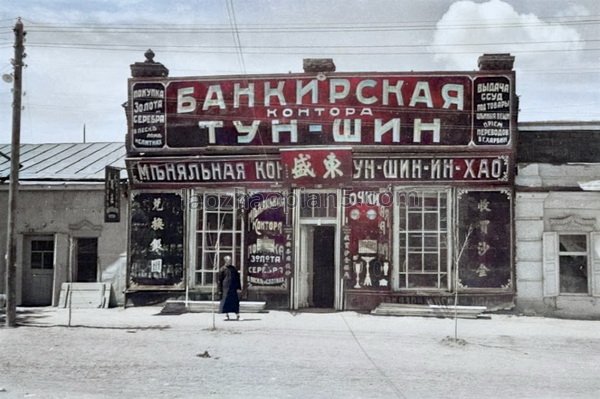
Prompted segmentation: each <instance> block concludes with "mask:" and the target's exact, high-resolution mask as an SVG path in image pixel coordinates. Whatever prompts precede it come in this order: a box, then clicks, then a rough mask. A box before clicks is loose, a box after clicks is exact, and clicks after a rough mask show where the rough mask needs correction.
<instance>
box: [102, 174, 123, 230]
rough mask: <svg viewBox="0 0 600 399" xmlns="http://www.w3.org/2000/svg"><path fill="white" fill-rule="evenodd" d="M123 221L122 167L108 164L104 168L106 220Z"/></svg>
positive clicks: (112, 221)
mask: <svg viewBox="0 0 600 399" xmlns="http://www.w3.org/2000/svg"><path fill="white" fill-rule="evenodd" d="M120 221H121V169H120V168H115V167H113V166H107V167H106V168H105V169H104V222H105V223H119V222H120Z"/></svg>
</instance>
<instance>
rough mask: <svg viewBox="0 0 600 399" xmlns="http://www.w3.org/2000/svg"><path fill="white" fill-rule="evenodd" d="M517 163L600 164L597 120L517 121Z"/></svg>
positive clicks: (599, 131)
mask: <svg viewBox="0 0 600 399" xmlns="http://www.w3.org/2000/svg"><path fill="white" fill-rule="evenodd" d="M517 162H519V163H550V164H565V163H576V162H585V163H600V122H598V121H596V122H593V121H590V122H579V121H575V122H572V121H554V122H519V137H518V143H517Z"/></svg>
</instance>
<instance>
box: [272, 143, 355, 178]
mask: <svg viewBox="0 0 600 399" xmlns="http://www.w3.org/2000/svg"><path fill="white" fill-rule="evenodd" d="M281 163H282V164H283V171H284V177H285V179H286V180H287V182H288V183H290V184H291V185H292V186H312V185H320V186H323V187H333V186H341V185H344V184H347V183H350V182H351V181H352V151H350V150H347V149H345V150H340V149H327V150H314V149H303V150H282V151H281Z"/></svg>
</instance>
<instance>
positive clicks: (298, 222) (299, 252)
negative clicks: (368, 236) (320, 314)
mask: <svg viewBox="0 0 600 399" xmlns="http://www.w3.org/2000/svg"><path fill="white" fill-rule="evenodd" d="M312 192H316V193H319V192H320V193H324V192H329V193H331V192H334V193H335V194H336V201H337V207H336V209H337V210H338V211H337V213H336V216H335V217H311V218H300V206H299V204H301V202H300V194H301V193H312ZM342 194H343V191H342V189H336V190H323V189H322V190H294V192H293V195H294V200H295V204H296V206H294V217H293V223H294V237H298V239H297V240H295V243H294V278H293V281H292V284H291V291H292V292H291V293H290V298H291V301H290V308H291V309H293V310H297V309H300V308H302V307H304V306H301V304H300V300H301V298H300V294H301V293H302V292H303V290H305V289H307V287H304V286H303V285H302V284H304V282H303V281H302V280H303V279H302V278H301V276H302V274H301V271H302V270H301V265H302V262H303V261H304V259H306V258H307V256H308V248H307V247H308V246H309V245H311V244H310V243H309V241H308V238H309V237H308V236H309V234H307V232H308V230H307V227H309V226H333V227H334V228H335V233H334V234H335V236H334V264H333V267H334V301H333V305H334V309H335V310H343V307H344V298H343V294H344V293H343V286H344V284H343V281H342V279H341V273H340V265H341V263H340V262H341V250H340V248H341V240H342V235H341V231H342V218H343V213H344V211H343V208H342V199H343V197H342ZM310 237H312V234H310ZM303 244H304V245H303ZM302 305H304V304H302Z"/></svg>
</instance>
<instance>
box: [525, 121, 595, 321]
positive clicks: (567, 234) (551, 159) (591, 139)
mask: <svg viewBox="0 0 600 399" xmlns="http://www.w3.org/2000/svg"><path fill="white" fill-rule="evenodd" d="M517 161H518V175H517V177H516V183H515V184H516V190H517V198H516V207H515V211H516V215H515V224H516V234H517V241H516V245H517V246H516V248H517V251H516V271H517V301H516V304H517V307H518V309H519V310H520V311H522V312H524V313H526V314H540V315H549V316H561V317H578V318H585V317H589V318H598V317H600V301H599V299H600V124H599V123H597V122H541V123H521V124H519V144H518V152H517Z"/></svg>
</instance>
